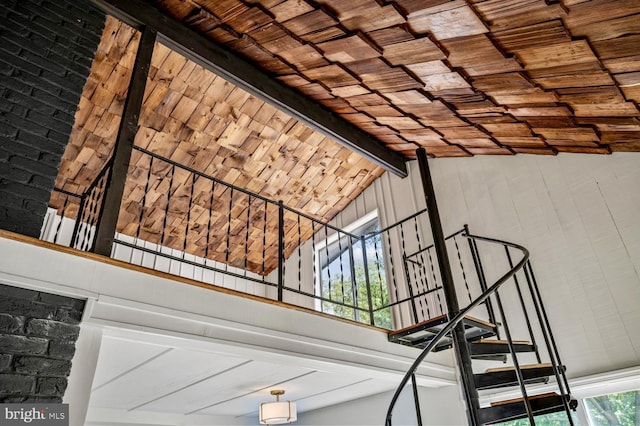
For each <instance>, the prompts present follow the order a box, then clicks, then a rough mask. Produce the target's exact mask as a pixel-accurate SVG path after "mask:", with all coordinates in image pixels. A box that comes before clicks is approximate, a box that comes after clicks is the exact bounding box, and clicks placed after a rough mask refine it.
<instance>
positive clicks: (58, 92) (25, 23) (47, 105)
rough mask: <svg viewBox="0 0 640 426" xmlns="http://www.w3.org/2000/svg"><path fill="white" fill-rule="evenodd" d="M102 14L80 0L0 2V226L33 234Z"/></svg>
mask: <svg viewBox="0 0 640 426" xmlns="http://www.w3.org/2000/svg"><path fill="white" fill-rule="evenodd" d="M104 20H105V16H104V14H103V13H102V12H100V11H98V10H97V9H95V8H94V7H92V6H90V5H89V2H88V0H3V1H2V4H1V5H0V228H2V229H7V230H10V231H14V232H18V233H21V234H25V235H30V236H35V237H37V236H39V233H40V227H41V226H42V221H43V218H44V214H45V211H46V207H47V203H48V201H49V195H50V193H51V190H52V188H53V184H54V180H55V177H56V175H57V172H58V166H59V164H60V160H61V157H62V153H63V152H64V149H65V146H66V145H67V142H68V140H69V133H70V132H71V127H72V126H73V121H74V114H75V111H76V106H77V104H78V102H79V100H80V95H81V94H82V89H83V87H84V83H85V81H86V79H87V76H88V75H89V70H90V67H91V61H92V60H93V57H94V54H95V50H96V48H97V46H98V43H99V41H100V35H101V33H102V29H103V27H104Z"/></svg>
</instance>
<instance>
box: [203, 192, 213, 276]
mask: <svg viewBox="0 0 640 426" xmlns="http://www.w3.org/2000/svg"><path fill="white" fill-rule="evenodd" d="M215 189H216V181H215V180H211V196H210V197H209V218H208V219H207V242H206V244H207V245H206V246H205V248H204V265H205V266H208V265H207V261H208V260H209V245H210V244H211V242H210V241H211V240H210V238H211V216H212V215H213V197H214V192H215ZM214 265H215V263H214ZM212 275H213V278H212V281H211V282H212V283H215V274H212Z"/></svg>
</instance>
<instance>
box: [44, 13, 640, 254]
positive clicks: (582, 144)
mask: <svg viewBox="0 0 640 426" xmlns="http://www.w3.org/2000/svg"><path fill="white" fill-rule="evenodd" d="M95 1H96V2H98V3H102V4H108V5H111V6H114V5H115V6H118V5H120V6H122V7H124V5H126V4H132V5H134V6H132V7H134V8H138V9H139V10H144V8H147V9H146V10H147V12H148V10H149V9H148V8H150V7H152V8H153V9H151V10H153V11H154V13H158V12H160V13H161V14H163V19H165V20H166V22H167V23H173V24H177V25H179V26H180V27H181V28H185V27H187V28H189V29H190V31H193V35H194V36H195V37H202V38H204V39H207V40H208V42H209V43H213V44H214V45H215V46H219V47H220V48H222V49H224V51H226V52H229V54H230V55H239V56H240V57H242V58H244V59H245V60H247V61H248V62H249V63H250V64H252V65H253V66H255V67H256V68H257V70H258V71H259V73H264V74H263V75H264V77H263V78H264V80H263V81H267V82H272V81H277V82H278V85H281V86H282V87H286V88H288V89H287V90H290V91H295V94H296V96H299V95H301V96H303V97H304V98H305V100H310V101H311V102H312V103H313V105H314V106H315V105H316V104H317V105H320V106H321V108H322V110H323V111H325V112H328V114H329V117H330V118H331V119H333V118H335V119H336V120H337V121H341V122H342V121H344V122H346V123H347V124H348V125H349V126H352V127H353V126H355V127H356V128H357V130H358V131H360V132H362V134H365V135H367V136H371V137H372V138H373V140H374V141H375V142H376V143H378V148H379V149H381V150H382V151H383V154H384V152H386V153H387V154H388V155H390V156H392V157H393V156H395V157H394V158H401V159H406V160H409V159H411V158H414V156H415V150H416V148H418V147H424V148H425V149H426V150H427V152H428V153H429V154H430V155H431V156H434V157H451V156H471V155H476V154H501V155H513V154H518V153H527V154H551V155H554V154H557V153H561V152H579V153H594V154H608V153H611V152H613V151H640V110H639V109H638V100H639V99H640V54H639V53H638V52H639V50H638V47H639V46H640V2H638V1H637V0H591V1H581V0H562V1H557V2H547V1H544V0H467V1H464V0H453V1H444V0H428V1H425V0H419V1H418V0H397V1H383V0H350V1H343V0H320V1H311V0H244V1H243V0H150V1H148V2H142V1H141V0H131V1H129V2H121V1H119V0H95ZM112 3H113V4H112ZM167 25H168V24H167ZM157 30H158V31H159V32H161V33H162V30H163V28H162V27H160V28H157ZM139 36H140V35H139V33H138V32H136V31H135V30H134V29H132V28H130V27H128V26H126V25H124V24H123V23H121V22H119V21H118V20H116V19H113V18H109V19H108V20H107V23H106V28H105V31H104V34H103V36H102V40H101V44H100V46H99V48H98V52H97V54H96V58H95V60H94V63H93V66H92V71H91V75H90V76H89V79H88V81H87V84H86V86H85V88H84V93H83V96H82V99H81V101H80V104H79V106H78V111H77V114H76V122H75V125H74V128H73V131H72V135H71V138H70V142H69V145H68V147H67V150H66V152H65V154H64V157H63V161H62V164H61V167H60V171H59V176H58V179H57V182H56V186H57V187H58V188H62V189H65V190H67V191H70V192H74V193H81V192H82V191H83V190H85V189H86V188H87V186H88V185H89V184H90V182H91V181H92V180H93V179H94V178H95V177H96V175H97V174H98V173H99V171H100V170H101V169H102V168H103V166H104V164H105V163H106V162H107V160H108V158H109V157H110V155H111V153H112V150H113V146H114V143H115V137H116V133H117V129H118V123H119V121H120V117H121V114H122V109H123V105H124V100H125V98H126V93H127V89H128V83H129V79H130V75H131V69H132V67H133V61H134V57H135V52H136V49H137V44H138V40H139ZM260 75H261V76H262V74H260ZM298 112H299V113H302V114H304V108H302V111H300V110H299V111H298ZM298 117H300V116H298ZM303 121H304V120H303ZM139 124H140V128H139V131H138V133H137V136H136V140H135V144H136V146H138V147H141V148H144V149H147V150H149V151H151V152H154V153H155V154H158V155H161V156H163V157H165V158H167V159H169V160H171V161H173V162H175V163H178V164H182V165H185V166H188V167H190V168H192V169H195V170H197V171H198V172H201V173H204V174H206V175H208V176H212V177H214V178H217V179H220V180H222V181H225V182H227V183H229V184H235V185H237V186H239V187H242V188H247V189H248V190H250V191H253V192H256V193H260V194H261V195H264V196H266V197H268V198H272V199H276V200H283V202H284V204H285V205H289V206H291V207H293V208H296V209H300V210H302V211H304V212H305V213H307V214H310V215H313V216H315V217H317V218H319V219H322V220H326V221H328V220H330V219H331V218H332V217H334V216H335V215H336V214H337V213H338V212H339V211H340V210H342V209H343V208H344V207H345V206H346V205H347V204H348V203H349V202H350V201H351V200H353V199H354V198H355V197H356V196H357V195H358V194H359V193H360V192H361V191H362V190H364V188H366V187H367V186H368V185H369V184H370V183H371V182H372V181H373V180H374V179H376V178H377V177H379V176H380V175H381V174H382V173H383V171H384V170H383V168H381V167H380V165H379V164H383V163H380V162H377V163H374V162H372V161H369V159H373V160H374V161H375V159H376V155H378V154H372V155H371V156H367V152H364V156H361V155H359V153H357V152H354V151H353V150H351V149H350V147H346V146H344V144H343V145H341V144H339V143H336V142H335V141H334V140H332V139H331V138H329V137H327V133H326V132H325V133H319V132H317V131H316V130H313V129H312V128H310V127H307V126H306V125H305V124H303V123H302V122H301V121H299V120H296V119H295V118H292V117H291V116H290V115H288V114H287V113H285V112H282V111H281V110H278V109H277V108H276V107H274V106H272V105H270V104H267V103H265V102H264V101H263V100H261V99H260V98H259V97H256V96H253V95H252V94H250V93H248V92H246V91H245V90H243V89H241V88H239V87H237V86H235V85H234V84H232V83H230V82H228V81H226V80H224V79H223V78H222V77H219V76H217V75H216V74H214V73H212V72H211V71H209V70H207V69H206V68H204V67H203V66H201V65H199V64H198V63H196V62H194V61H193V60H190V59H188V58H186V57H184V56H182V55H181V54H180V53H178V52H176V51H173V50H171V49H170V48H168V47H166V46H164V45H162V44H160V43H157V44H156V48H155V51H154V55H153V59H152V63H151V70H150V73H149V78H148V82H147V90H146V92H145V97H144V104H143V108H142V113H141V116H140V123H139ZM312 124H313V123H312ZM365 151H366V149H365ZM360 154H363V152H362V151H361V152H360ZM383 165H384V164H383ZM145 176H148V177H147V179H149V178H152V180H151V181H148V182H147V181H145V180H144V177H145ZM172 176H173V173H171V174H170V173H169V172H168V171H167V167H162V166H159V165H158V164H155V166H152V164H151V163H150V160H149V159H148V158H145V156H143V155H142V154H140V153H139V152H135V153H134V156H133V159H132V163H131V168H130V176H129V180H128V182H127V187H126V189H125V200H124V202H123V207H122V209H121V213H120V222H119V225H118V230H119V231H121V232H125V233H129V234H131V233H133V232H136V233H138V234H139V233H140V229H141V228H143V229H142V230H143V232H146V234H145V235H143V236H144V237H145V238H146V239H148V240H150V241H155V240H158V238H157V237H158V235H159V233H160V232H159V231H158V230H157V229H156V228H158V226H157V225H158V224H163V223H164V224H167V223H168V224H169V226H170V229H167V230H164V229H163V231H162V235H164V234H165V231H166V233H167V235H169V234H171V235H172V236H174V235H175V236H176V241H178V240H181V239H183V237H184V235H182V234H183V233H184V232H185V231H184V229H185V228H186V229H189V230H190V231H191V232H193V230H195V229H197V230H199V231H198V232H200V233H201V234H198V235H195V236H194V238H196V239H197V240H199V241H204V239H203V237H204V234H202V233H203V232H209V228H210V227H208V226H207V224H206V219H205V218H204V216H203V215H200V216H198V217H197V218H193V217H192V218H191V219H190V220H191V221H192V222H194V223H193V224H188V223H185V221H186V219H185V216H188V215H187V210H188V208H189V207H185V208H180V209H176V208H174V207H172V208H171V209H170V208H169V204H168V202H167V203H166V205H165V206H164V207H162V206H159V205H156V204H157V203H155V202H156V201H157V200H160V199H161V198H162V197H163V196H164V194H165V193H166V192H167V188H168V187H169V186H170V185H172V184H174V183H172V182H173V181H172V180H171V179H172ZM181 179H182V180H178V181H177V183H175V184H176V185H177V186H176V187H175V188H173V189H172V190H173V191H174V192H175V193H176V194H177V195H178V196H179V197H182V198H183V199H185V198H187V197H189V195H188V194H189V193H191V196H190V198H189V203H190V204H191V203H193V204H194V205H196V206H197V207H198V208H202V209H210V207H211V206H210V205H209V204H207V201H206V200H208V199H209V197H208V196H207V195H206V194H207V189H206V188H203V187H202V188H201V187H200V185H199V183H196V181H195V178H194V179H193V180H191V182H192V183H191V186H189V183H188V182H189V181H190V180H189V179H188V178H186V177H184V176H183V177H182V178H181ZM149 182H151V184H149ZM143 193H147V196H146V197H147V198H145V196H143V195H142V194H143ZM227 196H232V195H229V194H227ZM216 197H217V198H218V199H220V200H223V199H224V194H222V193H220V194H217V195H216ZM149 200H151V202H149ZM63 203H64V200H63V198H62V197H60V196H59V195H56V194H54V196H53V198H52V201H51V205H52V206H54V207H58V208H60V207H61V206H62V205H63ZM145 203H146V204H145ZM141 204H145V206H146V207H145V211H146V212H147V213H148V214H150V215H153V214H156V213H157V214H156V216H155V217H154V216H149V217H147V218H145V223H146V224H145V225H142V226H138V225H137V224H135V223H134V222H135V221H136V220H137V218H138V216H140V218H141V219H142V214H141V213H140V212H141V210H142V208H141ZM247 207H248V206H247V205H245V206H244V208H245V210H246V209H247ZM162 209H165V210H174V211H170V212H169V213H171V214H175V215H176V218H174V220H169V221H167V220H166V219H165V217H166V216H167V212H166V211H165V216H162V214H161V210H162ZM70 212H71V215H73V208H72V209H71V210H70ZM159 212H160V213H159ZM178 216H182V217H181V218H178ZM198 220H200V221H201V222H202V223H195V222H197V221H198ZM212 223H214V222H212ZM272 225H273V226H272ZM264 226H265V229H266V226H267V225H266V221H265V224H264ZM269 228H274V229H275V225H274V224H270V225H269ZM154 229H155V230H154ZM311 231H312V230H310V229H305V230H303V233H304V236H303V238H302V240H304V239H306V238H308V236H309V235H311V233H312V232H311ZM240 234H242V233H241V232H238V235H240ZM247 235H248V234H247ZM208 238H209V237H208V236H207V243H211V241H209V240H208ZM245 239H246V238H245ZM156 242H158V241H156ZM160 242H161V243H165V241H164V239H162V241H160ZM167 244H168V245H170V246H171V243H167ZM176 244H177V245H176V247H174V248H180V249H182V248H183V244H182V243H176ZM203 244H205V243H203ZM178 246H179V247H178ZM196 249H198V250H202V251H204V250H205V249H204V246H202V245H201V247H199V248H194V250H196ZM196 251H197V250H196Z"/></svg>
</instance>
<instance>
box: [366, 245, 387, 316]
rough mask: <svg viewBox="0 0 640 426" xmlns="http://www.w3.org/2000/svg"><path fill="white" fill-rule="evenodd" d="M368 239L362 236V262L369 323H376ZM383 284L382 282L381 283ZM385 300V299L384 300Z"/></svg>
mask: <svg viewBox="0 0 640 426" xmlns="http://www.w3.org/2000/svg"><path fill="white" fill-rule="evenodd" d="M366 241H367V239H366V238H365V236H364V235H363V236H361V237H360V247H361V248H362V263H363V267H364V281H365V284H366V286H367V303H368V305H369V323H370V324H371V325H376V321H375V318H374V317H373V310H374V307H373V298H372V297H371V296H372V295H371V280H370V279H369V259H368V255H369V254H368V253H367V243H366ZM376 257H378V253H377V252H376ZM379 274H380V267H379V266H378V275H379ZM381 285H382V284H381ZM380 290H381V292H380V297H383V296H382V295H383V293H382V288H380ZM383 302H384V300H383Z"/></svg>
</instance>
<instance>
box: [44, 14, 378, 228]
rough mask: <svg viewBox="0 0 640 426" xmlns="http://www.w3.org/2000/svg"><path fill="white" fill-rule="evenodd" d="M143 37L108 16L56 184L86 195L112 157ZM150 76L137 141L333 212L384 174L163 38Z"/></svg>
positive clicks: (235, 181) (253, 187)
mask: <svg viewBox="0 0 640 426" xmlns="http://www.w3.org/2000/svg"><path fill="white" fill-rule="evenodd" d="M138 41H139V33H137V32H136V31H135V30H133V29H132V28H130V27H128V26H126V25H124V24H122V23H120V22H119V21H117V20H116V19H113V18H108V20H107V23H106V28H105V31H104V34H103V37H102V40H101V43H100V46H99V48H98V52H97V54H96V58H95V60H94V63H93V66H92V71H91V74H90V76H89V79H88V81H87V84H86V86H85V88H84V92H83V95H82V98H81V101H80V104H79V106H78V111H77V113H76V121H75V125H74V127H73V130H72V134H71V137H70V141H69V145H68V147H67V149H66V152H65V154H64V157H63V160H62V164H61V167H60V171H59V175H58V178H57V181H56V187H58V188H62V189H65V190H67V191H70V192H74V193H82V192H83V191H84V189H86V188H87V186H88V185H89V184H90V182H91V181H92V180H93V179H94V178H95V177H96V176H97V175H98V173H99V171H100V170H101V169H102V167H103V166H104V165H105V163H106V161H107V159H108V158H109V157H110V156H111V152H112V150H113V146H114V144H115V138H116V133H117V130H118V123H119V121H120V117H121V114H122V109H123V105H124V99H125V97H126V92H127V87H128V82H129V78H130V75H131V68H132V66H133V61H134V59H135V52H136V48H137V43H138ZM149 77H150V78H149V79H148V82H147V89H146V92H145V97H144V104H143V109H142V114H141V116H140V129H139V131H138V133H137V136H136V140H135V144H136V146H139V147H142V148H145V149H147V150H149V151H152V152H154V153H155V154H158V155H160V156H163V157H165V158H169V159H170V160H172V161H175V162H176V163H179V164H182V165H185V166H188V167H191V168H193V169H196V170H198V171H200V172H202V173H206V174H208V175H210V176H213V177H215V178H218V179H220V180H223V181H225V182H226V183H229V184H232V185H236V186H239V187H242V188H246V189H248V190H249V191H252V192H256V193H259V194H261V195H263V196H266V197H268V198H271V199H274V200H283V202H284V203H285V205H288V206H290V207H293V208H297V209H301V210H303V211H305V212H307V213H309V214H312V215H314V216H316V217H318V218H325V219H330V218H331V217H333V216H334V215H335V214H336V213H337V212H339V211H340V210H341V209H342V208H344V206H346V204H347V203H348V202H349V201H350V200H351V199H353V198H354V197H355V196H356V195H357V194H359V193H360V192H361V191H362V190H363V189H364V188H366V187H367V186H368V185H369V184H370V183H371V182H372V181H373V180H374V179H375V178H377V177H379V176H380V175H381V174H382V172H383V170H382V169H381V168H380V167H377V166H375V165H373V164H372V163H370V162H369V161H367V160H365V159H363V158H362V157H360V156H359V155H357V154H355V153H353V152H351V151H349V150H347V149H346V148H343V147H341V146H340V145H338V144H336V143H335V142H332V141H331V140H329V139H327V138H326V137H324V136H322V135H320V134H319V133H317V132H314V131H312V130H311V129H309V128H308V127H306V126H304V125H302V124H301V123H299V122H297V121H296V120H294V119H292V118H291V117H289V116H288V115H287V114H285V113H283V112H280V111H278V110H277V109H275V108H274V107H271V106H269V105H267V104H265V103H264V102H262V101H260V100H258V99H256V98H255V97H253V96H251V95H249V94H248V93H247V92H245V91H243V90H241V89H239V88H237V87H235V86H234V85H232V84H230V83H228V82H226V81H225V80H223V79H222V78H220V77H218V76H216V75H215V74H213V73H211V72H209V71H207V70H205V69H204V68H202V67H201V66H199V65H197V64H195V63H194V62H192V61H189V60H187V59H186V58H184V57H183V56H181V55H180V54H178V53H176V52H173V51H171V50H170V49H168V48H167V47H165V46H163V45H161V44H156V47H155V50H154V55H153V58H152V63H151V70H150V73H149ZM140 157H141V156H140V155H134V163H132V170H130V173H132V172H133V167H134V166H136V164H135V162H136V161H142V162H146V163H148V159H142V160H140ZM143 168H144V169H145V170H146V169H148V166H145V167H143ZM138 198H139V197H138ZM137 201H140V200H139V199H138V200H137ZM125 204H126V202H125Z"/></svg>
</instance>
